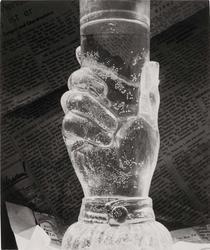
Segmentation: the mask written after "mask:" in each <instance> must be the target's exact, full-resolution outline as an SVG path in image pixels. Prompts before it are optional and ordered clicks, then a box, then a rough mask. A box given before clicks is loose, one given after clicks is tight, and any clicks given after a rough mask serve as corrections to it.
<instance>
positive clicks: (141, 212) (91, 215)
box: [61, 48, 171, 250]
mask: <svg viewBox="0 0 210 250" xmlns="http://www.w3.org/2000/svg"><path fill="white" fill-rule="evenodd" d="M76 53H77V58H78V61H79V62H80V63H81V52H80V48H78V49H77V52H76ZM91 60H92V59H91ZM108 79H109V80H110V79H111V81H112V82H113V83H114V85H113V86H114V88H113V89H111V88H110V86H108V85H107V82H108ZM158 84H159V64H158V63H156V62H149V61H148V62H145V63H144V66H143V68H142V72H141V84H140V86H139V88H136V87H135V86H131V85H126V84H124V83H123V80H122V79H120V78H119V76H118V75H117V74H115V73H114V72H113V69H108V68H107V67H102V66H101V65H98V64H97V63H96V62H95V63H93V61H92V62H91V64H90V65H89V67H88V63H86V65H85V66H84V65H83V66H82V67H81V69H79V70H78V71H76V72H74V73H73V74H72V75H71V76H70V78H69V82H68V87H69V91H68V92H66V93H65V94H64V95H63V97H62V99H61V104H62V107H63V110H64V112H65V117H64V120H63V137H64V141H65V143H66V146H67V150H68V153H69V156H70V158H71V161H72V164H73V167H74V169H75V172H76V174H77V176H78V178H79V181H80V182H81V185H82V188H83V191H84V196H85V197H84V199H83V203H82V207H81V211H80V216H79V222H77V223H75V224H73V225H72V226H70V228H69V229H68V230H67V232H66V234H65V236H64V239H63V244H62V247H63V249H65V250H67V249H68V250H70V249H71V250H76V249H77V250H81V249H88V250H109V249H110V250H128V249H132V250H170V249H171V238H170V234H169V232H168V231H167V229H166V228H165V227H164V226H163V225H161V224H160V223H158V222H156V221H155V217H154V213H153V209H152V201H151V199H150V198H149V197H148V194H149V188H150V184H151V179H152V176H153V173H154V170H155V166H156V163H157V157H158V151H159V143H160V139H159V132H158V109H159V102H160V98H159V91H158ZM115 90H117V92H116V91H115ZM114 94H115V96H114ZM119 100H121V101H120V102H119ZM124 100H126V101H124ZM119 104H121V106H120V105H119Z"/></svg>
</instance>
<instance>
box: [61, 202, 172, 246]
mask: <svg viewBox="0 0 210 250" xmlns="http://www.w3.org/2000/svg"><path fill="white" fill-rule="evenodd" d="M171 249H172V239H171V235H170V233H169V231H168V230H167V229H166V228H165V227H164V226H163V225H162V224H160V223H159V222H157V221H155V218H154V213H153V209H152V200H151V199H150V198H149V197H147V198H128V197H126V198H123V199H122V198H85V199H83V203H82V207H81V211H80V216H79V222H77V223H75V224H73V225H71V226H70V227H69V228H68V230H67V231H66V233H65V235H64V237H63V242H62V250H171Z"/></svg>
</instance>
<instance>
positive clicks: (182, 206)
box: [1, 1, 209, 228]
mask: <svg viewBox="0 0 210 250" xmlns="http://www.w3.org/2000/svg"><path fill="white" fill-rule="evenodd" d="M166 2H167V1H166ZM152 4H153V5H154V6H155V7H154V9H152V13H151V15H152V20H151V23H154V26H153V28H152V29H153V31H154V33H152V35H153V34H155V35H156V36H154V35H153V38H152V40H151V59H152V60H155V61H158V62H159V63H160V66H161V69H160V81H161V83H160V95H161V105H160V112H159V129H160V135H161V148H160V154H159V161H158V164H157V169H156V172H155V175H154V178H153V182H152V186H151V193H150V196H151V197H152V198H153V201H154V209H155V212H156V216H157V219H158V220H160V221H162V222H163V223H164V224H165V225H166V226H168V227H169V228H174V227H177V228H178V227H180V228H182V227H186V226H192V225H199V224H203V223H205V224H206V222H207V219H208V218H207V216H208V215H207V214H208V213H207V210H208V207H207V183H208V182H209V180H208V175H207V171H208V169H207V167H208V166H209V162H208V149H209V144H208V143H209V142H208V137H207V132H208V131H207V110H208V107H209V106H208V105H209V88H208V80H209V79H208V78H207V77H208V74H207V64H208V61H207V60H208V57H207V50H208V42H207V41H208V39H207V32H208V26H207V22H208V8H204V7H205V6H206V5H207V2H206V1H201V2H198V3H197V2H188V1H187V2H182V3H180V2H179V3H177V5H175V4H174V3H173V4H172V3H170V2H169V5H167V4H166V5H164V4H161V5H160V7H159V6H157V5H156V4H155V3H154V2H153V3H152ZM164 6H165V7H164ZM176 6H179V7H176ZM174 8H177V9H176V10H177V11H178V14H174V13H173V9H174ZM161 13H164V15H161ZM176 13H177V12H176ZM192 14H194V15H193V16H191V15H192ZM2 15H3V20H4V22H3V29H2V31H3V32H2V33H3V38H2V40H3V46H2V47H3V52H2V66H1V67H2V76H3V88H2V99H3V104H2V112H3V118H2V166H3V168H2V169H3V172H2V179H3V183H4V190H6V192H5V196H6V197H5V199H7V200H10V201H13V202H14V201H15V202H16V201H17V202H16V203H21V201H22V203H23V204H24V205H30V207H31V206H32V207H33V206H35V207H36V208H39V209H38V211H45V212H47V213H49V214H53V215H56V216H59V217H61V218H63V219H64V220H65V221H66V223H67V224H71V223H72V222H74V221H76V220H77V217H78V213H79V208H80V204H81V199H82V197H83V192H82V189H81V186H80V183H79V181H78V179H77V177H76V175H75V173H74V170H73V167H72V165H71V162H70V159H69V157H68V154H67V150H66V148H65V145H64V142H63V139H62V135H61V124H62V119H63V112H62V110H61V107H60V97H61V96H62V94H63V93H64V92H65V91H66V89H67V87H66V82H67V79H68V76H69V75H70V74H71V73H72V72H73V71H74V70H75V69H77V68H78V67H79V65H78V63H77V62H76V57H75V48H76V47H77V46H78V45H79V21H78V17H79V14H78V3H77V4H76V2H74V1H64V2H54V1H52V2H50V3H49V2H35V1H33V2H7V3H6V2H5V3H4V4H3V6H2ZM175 16H176V17H175ZM189 16H190V17H189ZM185 17H189V18H187V19H185ZM153 20H154V21H153ZM155 20H156V21H155ZM161 20H162V21H161ZM163 20H168V21H163ZM170 20H171V21H170ZM181 20H183V21H182V22H180V23H177V24H175V25H173V26H171V25H172V24H174V23H175V22H177V21H181ZM155 25H157V26H158V25H159V26H158V27H159V29H158V28H157V27H156V26H155ZM169 26H171V27H170V28H169ZM167 28H168V29H167ZM163 30H165V31H164V32H161V31H163ZM157 31H158V33H159V32H161V33H160V34H159V35H157V33H156V32H157ZM33 190H34V192H33ZM17 193H18V195H19V196H18V195H16V194H17ZM15 198H17V199H16V200H15Z"/></svg>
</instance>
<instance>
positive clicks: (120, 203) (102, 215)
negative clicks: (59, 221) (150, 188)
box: [79, 197, 155, 226]
mask: <svg viewBox="0 0 210 250" xmlns="http://www.w3.org/2000/svg"><path fill="white" fill-rule="evenodd" d="M154 219H155V215H154V212H153V209H152V200H151V198H149V197H146V198H141V197H140V198H139V197H133V198H130V197H120V198H119V197H108V198H105V197H90V198H84V199H83V201H82V206H81V210H80V215H79V221H84V222H90V223H108V224H109V225H111V226H112V225H113V226H117V225H121V224H122V223H127V224H137V223H141V222H145V221H149V220H154Z"/></svg>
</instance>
